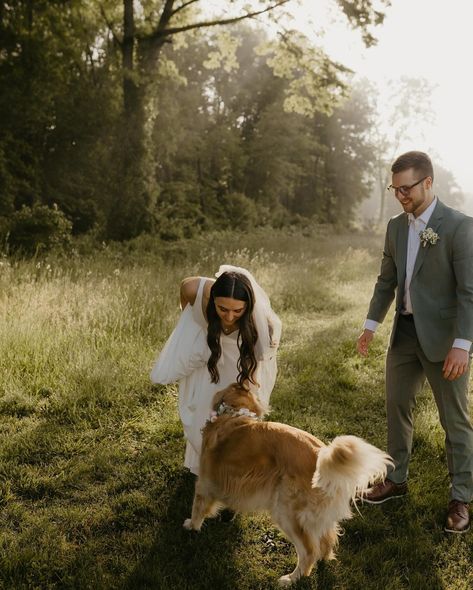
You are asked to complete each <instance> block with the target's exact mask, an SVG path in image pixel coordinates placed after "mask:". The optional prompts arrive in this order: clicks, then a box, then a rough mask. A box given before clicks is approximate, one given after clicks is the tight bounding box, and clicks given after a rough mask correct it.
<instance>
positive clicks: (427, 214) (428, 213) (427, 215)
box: [407, 197, 437, 225]
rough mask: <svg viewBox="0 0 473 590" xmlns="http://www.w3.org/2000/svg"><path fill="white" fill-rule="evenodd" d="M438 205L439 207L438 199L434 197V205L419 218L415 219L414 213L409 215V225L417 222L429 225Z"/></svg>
mask: <svg viewBox="0 0 473 590" xmlns="http://www.w3.org/2000/svg"><path fill="white" fill-rule="evenodd" d="M436 205H437V197H434V200H433V201H432V203H430V205H429V206H428V207H427V209H426V210H425V211H424V212H423V213H421V214H420V215H419V217H414V215H413V214H412V213H408V214H407V219H408V221H409V225H410V224H411V223H414V222H415V221H422V223H423V224H424V225H427V224H428V223H429V219H430V217H431V215H432V213H433V212H434V209H435V206H436Z"/></svg>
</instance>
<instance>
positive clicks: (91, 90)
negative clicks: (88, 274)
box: [0, 0, 379, 240]
mask: <svg viewBox="0 0 473 590" xmlns="http://www.w3.org/2000/svg"><path fill="white" fill-rule="evenodd" d="M225 4H226V6H221V7H219V10H220V9H221V12H220V16H221V17H222V19H223V20H225V19H226V18H227V17H230V16H241V15H242V14H246V13H245V10H246V9H247V8H248V7H246V8H245V6H244V3H239V2H234V3H233V2H229V3H225ZM258 4H259V8H260V9H264V8H268V7H270V6H274V5H273V3H272V2H270V1H269V0H262V1H261V2H259V3H258ZM276 4H277V3H276ZM283 4H284V6H285V8H290V2H288V3H283ZM342 4H343V5H342V9H343V10H344V11H345V13H346V14H347V15H348V17H349V19H350V22H351V23H352V24H353V25H356V26H361V28H362V30H363V31H365V30H367V29H368V28H370V27H371V25H373V24H374V23H375V22H376V21H377V17H376V13H374V12H373V8H372V4H371V2H369V1H368V0H365V1H363V2H361V3H360V2H356V3H355V2H345V3H342ZM201 5H203V3H199V2H184V3H182V4H179V3H178V2H174V1H173V2H166V3H164V2H152V1H143V2H141V3H139V7H140V8H139V10H138V6H137V5H136V3H133V2H131V0H126V1H125V2H123V3H117V2H114V1H113V0H105V1H103V2H98V1H97V0H89V1H87V2H76V1H74V2H62V1H60V0H58V1H57V2H56V1H55V2H44V1H43V0H41V1H38V2H33V1H28V2H16V3H15V2H12V3H6V4H5V3H4V2H0V9H1V13H0V33H2V34H1V35H0V86H1V88H2V93H1V96H0V216H2V217H6V218H8V217H9V216H11V215H12V214H13V212H14V211H18V210H20V209H21V207H22V206H23V205H26V206H29V207H31V206H32V205H33V204H34V203H36V202H39V203H41V204H43V205H51V195H54V201H55V202H56V203H57V204H58V206H59V208H60V209H61V210H62V211H64V212H65V213H66V215H67V216H68V218H69V219H70V220H71V221H72V224H73V228H72V231H73V233H74V234H75V235H79V234H84V233H87V232H91V231H92V232H95V233H96V234H98V235H100V236H102V237H105V238H110V239H114V240H126V239H130V238H134V237H136V236H138V235H139V234H140V233H142V232H156V234H157V236H158V237H159V236H160V237H163V238H165V239H167V240H173V239H174V240H175V239H180V238H182V237H187V236H191V235H192V234H193V233H195V232H197V231H200V230H201V229H206V228H214V227H225V228H226V227H230V226H236V227H243V226H245V225H248V226H253V225H255V224H259V223H261V222H262V220H263V219H264V220H266V222H268V223H273V224H274V225H276V226H279V225H281V224H283V223H284V220H292V219H294V215H303V216H307V217H312V216H317V218H318V219H319V220H320V221H330V222H332V221H333V219H334V218H336V217H337V218H338V217H339V215H340V207H339V206H338V203H339V202H341V201H342V200H345V197H346V195H347V193H346V192H345V193H343V194H341V193H340V192H339V187H338V186H337V185H336V182H335V181H336V177H335V176H334V175H333V172H332V164H331V162H330V161H329V159H330V157H331V154H332V150H333V147H334V144H335V143H337V144H338V145H339V146H341V145H342V144H343V141H344V140H346V141H347V143H350V153H352V154H353V158H352V160H353V161H357V162H359V161H360V154H361V153H363V157H366V150H365V140H364V138H363V133H364V123H362V124H360V125H359V126H358V128H357V132H358V133H359V134H360V141H359V142H357V141H356V136H357V134H355V133H352V134H351V135H350V130H349V128H348V126H346V125H345V126H342V127H340V126H338V125H337V119H335V118H333V117H334V114H333V113H335V111H336V110H337V109H343V104H344V102H343V101H344V100H345V99H344V96H345V94H346V90H347V84H348V82H349V79H348V78H347V71H346V69H345V68H343V67H342V66H340V65H339V64H336V63H333V62H332V61H331V60H330V59H329V58H328V57H327V55H325V53H324V52H323V51H322V50H321V49H320V48H319V47H317V45H316V44H314V43H313V40H312V39H309V38H308V37H306V36H304V35H301V34H300V33H297V32H295V31H290V30H287V31H286V32H285V33H284V34H281V35H279V36H277V37H275V38H272V39H269V38H268V35H266V34H265V33H264V29H263V27H262V26H261V25H259V24H258V25H256V26H251V27H250V26H248V25H247V24H244V23H245V22H249V21H247V20H243V21H241V22H240V24H232V26H230V25H228V26H221V27H215V28H214V27H200V26H199V23H201V22H203V21H205V18H206V17H204V15H202V14H200V9H199V6H201ZM2 7H3V8H2ZM125 7H126V8H127V12H126V14H127V19H128V20H127V19H125V20H126V22H127V23H128V24H130V14H131V13H133V11H134V17H135V18H134V21H133V22H134V28H131V29H127V39H126V43H124V42H123V35H124V12H123V10H124V8H125ZM165 7H166V10H164V9H165ZM281 7H282V4H281ZM130 11H131V12H130ZM227 11H228V12H227ZM276 13H277V14H281V11H276V12H275V13H274V14H276ZM268 15H269V13H268ZM217 18H218V17H217ZM378 20H379V19H378ZM158 23H159V27H158ZM182 27H184V28H185V29H186V30H185V31H184V30H182V29H181V28H182ZM187 27H190V29H187ZM177 32H179V34H177ZM167 40H169V41H170V40H172V41H173V43H166V41H167ZM131 46H132V47H131ZM130 47H131V50H130ZM352 108H353V109H354V116H355V117H356V115H357V114H359V115H360V119H362V118H363V112H361V113H357V112H356V110H355V107H354V106H353V105H352ZM332 133H334V134H335V136H336V137H335V140H336V141H334V138H333V137H332V135H331V134H332ZM337 154H338V155H339V152H337ZM345 160H347V161H349V160H350V158H345ZM349 163H350V162H349ZM351 183H352V191H351V192H350V195H352V197H351V200H350V203H349V205H348V207H347V209H346V211H347V213H346V216H347V217H350V215H351V213H352V210H353V208H354V207H352V202H353V204H354V203H355V202H358V201H359V200H360V199H361V198H363V196H364V194H365V193H364V191H363V188H364V187H362V186H361V184H360V183H359V175H357V177H356V178H355V179H354V180H353V179H352V180H351ZM178 185H182V186H185V187H186V189H185V200H189V202H188V203H184V200H183V199H184V196H183V194H184V193H182V194H178V193H180V191H177V193H176V195H175V197H172V194H173V193H174V192H175V187H177V186H178ZM172 187H174V188H172ZM234 195H239V196H238V197H235V196H234ZM355 195H356V196H355ZM248 200H249V201H251V202H252V203H250V202H249V201H248ZM237 203H239V206H237V205H236V204H237ZM240 208H241V210H240Z"/></svg>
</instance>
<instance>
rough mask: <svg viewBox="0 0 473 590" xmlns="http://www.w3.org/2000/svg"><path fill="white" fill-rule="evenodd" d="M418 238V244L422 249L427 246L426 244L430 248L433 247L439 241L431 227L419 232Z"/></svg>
mask: <svg viewBox="0 0 473 590" xmlns="http://www.w3.org/2000/svg"><path fill="white" fill-rule="evenodd" d="M419 236H420V242H421V244H422V246H423V247H424V248H425V247H426V246H427V244H430V245H431V246H435V244H436V243H437V242H438V241H439V239H440V238H439V235H438V234H437V233H435V232H434V230H433V229H432V228H431V227H427V228H426V229H423V230H422V231H421V232H419Z"/></svg>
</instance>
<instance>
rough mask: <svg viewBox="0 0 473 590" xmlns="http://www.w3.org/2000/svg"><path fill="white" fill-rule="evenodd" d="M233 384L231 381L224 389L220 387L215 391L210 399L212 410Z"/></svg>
mask: <svg viewBox="0 0 473 590" xmlns="http://www.w3.org/2000/svg"><path fill="white" fill-rule="evenodd" d="M234 385H236V384H234V383H232V384H231V385H229V386H228V387H225V389H221V390H220V391H217V393H216V394H215V395H214V397H213V400H212V409H213V410H216V409H217V407H218V406H219V405H220V404H221V403H222V402H223V399H224V397H225V396H226V395H228V394H229V393H231V392H232V391H233V387H234Z"/></svg>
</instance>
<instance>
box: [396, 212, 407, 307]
mask: <svg viewBox="0 0 473 590" xmlns="http://www.w3.org/2000/svg"><path fill="white" fill-rule="evenodd" d="M408 232H409V221H408V217H407V214H406V213H404V214H403V215H402V216H401V220H400V227H399V231H398V234H397V252H398V255H397V256H396V266H397V284H398V287H399V288H398V290H397V304H396V307H399V306H401V307H402V301H403V298H404V286H405V284H406V264H407V238H408Z"/></svg>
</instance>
